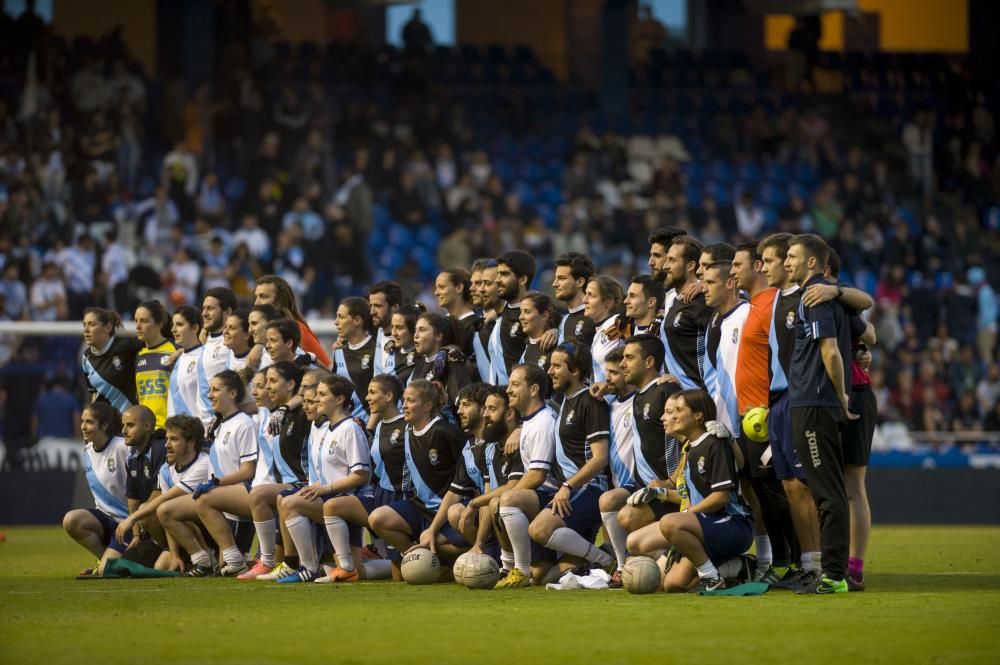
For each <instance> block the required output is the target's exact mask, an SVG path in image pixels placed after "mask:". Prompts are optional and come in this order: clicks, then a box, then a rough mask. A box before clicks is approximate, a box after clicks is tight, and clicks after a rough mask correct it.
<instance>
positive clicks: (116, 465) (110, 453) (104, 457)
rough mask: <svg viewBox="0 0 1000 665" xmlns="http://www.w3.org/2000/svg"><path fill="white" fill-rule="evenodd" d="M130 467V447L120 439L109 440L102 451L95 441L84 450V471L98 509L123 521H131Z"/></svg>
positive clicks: (115, 437) (118, 437)
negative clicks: (129, 518)
mask: <svg viewBox="0 0 1000 665" xmlns="http://www.w3.org/2000/svg"><path fill="white" fill-rule="evenodd" d="M127 465H128V446H126V445H125V439H123V438H122V437H120V436H113V437H111V438H110V439H108V440H107V441H106V442H105V444H104V446H102V447H101V449H100V450H98V449H97V447H96V446H95V445H94V443H93V442H92V441H88V442H87V445H86V446H85V447H84V455H83V470H84V472H85V473H86V476H87V485H89V486H90V493H91V494H92V495H93V497H94V505H95V506H96V507H97V509H98V510H100V511H101V512H102V513H104V514H105V515H109V516H110V517H113V518H114V519H116V520H119V521H120V520H123V519H125V518H126V517H128V501H127V500H126V496H125V481H126V478H127V477H128V471H127Z"/></svg>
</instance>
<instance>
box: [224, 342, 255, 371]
mask: <svg viewBox="0 0 1000 665" xmlns="http://www.w3.org/2000/svg"><path fill="white" fill-rule="evenodd" d="M252 348H253V347H251V348H250V349H247V351H246V353H243V354H240V355H236V353H235V352H234V351H233V350H232V349H226V350H227V351H228V352H229V354H228V355H227V356H226V369H231V370H233V371H234V372H239V371H240V370H242V369H243V368H244V367H246V366H247V356H249V355H250V351H251V349H252Z"/></svg>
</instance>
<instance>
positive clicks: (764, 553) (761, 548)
mask: <svg viewBox="0 0 1000 665" xmlns="http://www.w3.org/2000/svg"><path fill="white" fill-rule="evenodd" d="M753 542H754V546H755V547H756V550H757V570H767V569H768V568H769V567H770V566H771V561H772V560H773V555H772V554H771V539H770V538H768V537H767V536H754V537H753Z"/></svg>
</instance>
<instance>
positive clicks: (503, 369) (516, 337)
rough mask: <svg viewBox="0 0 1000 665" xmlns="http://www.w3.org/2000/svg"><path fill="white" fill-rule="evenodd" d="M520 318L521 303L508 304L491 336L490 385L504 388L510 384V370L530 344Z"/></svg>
mask: <svg viewBox="0 0 1000 665" xmlns="http://www.w3.org/2000/svg"><path fill="white" fill-rule="evenodd" d="M520 316H521V305H520V303H518V304H514V303H507V305H506V306H505V307H504V310H503V312H502V313H501V314H500V316H499V317H498V319H497V324H496V326H494V327H493V332H492V333H491V334H490V341H489V347H488V348H489V354H490V380H489V381H488V383H492V384H493V385H495V386H502V385H505V384H506V383H507V382H508V379H509V377H510V370H511V369H513V367H514V365H516V364H517V361H518V360H520V359H521V354H522V353H524V347H525V345H526V344H527V343H528V338H527V337H526V336H525V334H524V333H523V332H522V331H521V322H520Z"/></svg>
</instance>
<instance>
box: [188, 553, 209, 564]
mask: <svg viewBox="0 0 1000 665" xmlns="http://www.w3.org/2000/svg"><path fill="white" fill-rule="evenodd" d="M191 563H193V564H194V565H196V566H208V567H211V565H212V557H211V556H209V554H208V552H206V551H205V550H198V551H197V552H194V553H192V554H191Z"/></svg>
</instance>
